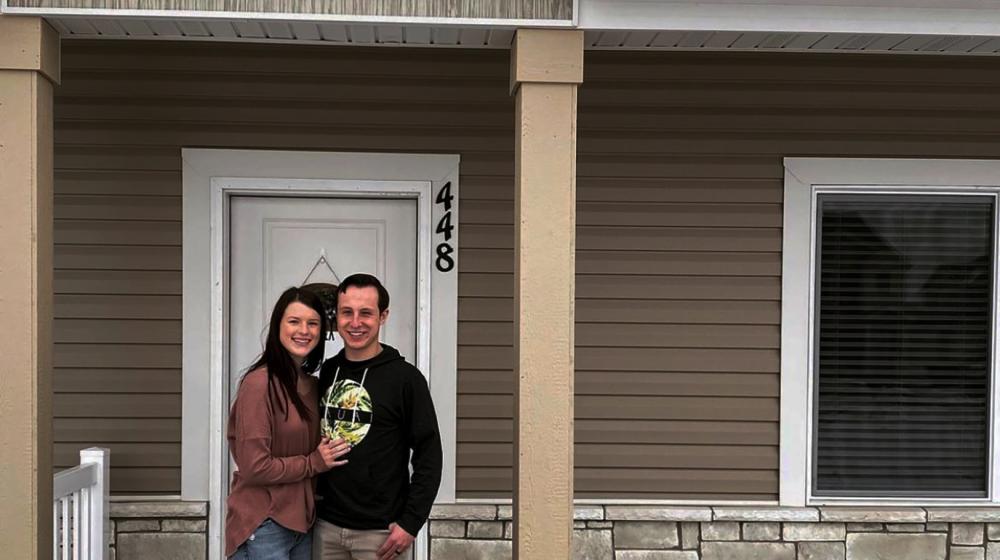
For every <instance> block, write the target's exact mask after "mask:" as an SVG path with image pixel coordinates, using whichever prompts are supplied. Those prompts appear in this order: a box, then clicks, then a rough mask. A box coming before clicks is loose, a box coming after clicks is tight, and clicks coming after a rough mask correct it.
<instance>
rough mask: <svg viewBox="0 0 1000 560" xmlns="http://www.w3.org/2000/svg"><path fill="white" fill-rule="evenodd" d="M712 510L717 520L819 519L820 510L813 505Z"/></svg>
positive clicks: (802, 520) (805, 520)
mask: <svg viewBox="0 0 1000 560" xmlns="http://www.w3.org/2000/svg"><path fill="white" fill-rule="evenodd" d="M712 512H713V514H714V515H715V517H714V519H715V520H716V521H801V522H807V521H813V522H816V521H819V510H817V509H816V508H811V507H810V508H792V507H772V508H751V507H716V508H712Z"/></svg>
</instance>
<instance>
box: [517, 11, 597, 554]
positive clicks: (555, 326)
mask: <svg viewBox="0 0 1000 560" xmlns="http://www.w3.org/2000/svg"><path fill="white" fill-rule="evenodd" d="M514 46H515V48H514V52H513V54H512V67H511V80H512V84H513V87H512V90H513V91H515V95H516V111H517V113H516V119H515V122H516V125H517V130H516V135H515V144H516V147H515V158H516V160H515V185H516V186H515V195H514V207H515V213H516V214H515V217H514V223H515V228H516V229H515V238H514V251H515V259H514V306H515V312H514V322H515V333H516V335H515V340H514V354H515V362H514V365H515V368H516V371H515V380H516V381H515V383H516V388H515V391H514V408H515V414H514V432H515V434H516V439H515V441H514V458H515V464H514V501H513V504H514V507H513V512H514V551H513V552H514V554H513V556H514V558H515V559H522V560H524V559H531V560H536V559H537V560H541V559H546V560H548V559H560V558H569V557H570V554H571V550H572V546H571V536H572V528H573V376H574V362H573V353H574V313H575V298H576V284H575V273H576V102H577V84H578V83H579V81H580V80H582V77H583V73H582V70H583V34H582V33H581V32H579V31H556V30H549V31H541V30H520V31H518V33H517V36H516V37H515V39H514Z"/></svg>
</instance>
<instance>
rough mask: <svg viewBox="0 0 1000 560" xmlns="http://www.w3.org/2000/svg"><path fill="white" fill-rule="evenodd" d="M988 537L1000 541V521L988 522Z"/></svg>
mask: <svg viewBox="0 0 1000 560" xmlns="http://www.w3.org/2000/svg"><path fill="white" fill-rule="evenodd" d="M986 538H988V539H989V540H991V541H1000V523H987V524H986Z"/></svg>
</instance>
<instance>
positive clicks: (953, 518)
mask: <svg viewBox="0 0 1000 560" xmlns="http://www.w3.org/2000/svg"><path fill="white" fill-rule="evenodd" d="M927 521H938V522H942V523H989V522H994V523H995V522H998V521H1000V508H928V509H927Z"/></svg>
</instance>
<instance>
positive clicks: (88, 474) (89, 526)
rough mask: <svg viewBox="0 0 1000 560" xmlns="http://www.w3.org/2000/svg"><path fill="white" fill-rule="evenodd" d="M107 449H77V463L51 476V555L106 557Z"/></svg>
mask: <svg viewBox="0 0 1000 560" xmlns="http://www.w3.org/2000/svg"><path fill="white" fill-rule="evenodd" d="M110 467H111V463H110V451H109V450H107V449H103V448H100V447H91V448H89V449H82V450H80V465H79V466H77V467H73V468H72V469H67V470H65V471H62V472H59V473H56V475H55V476H54V477H53V479H52V525H53V526H52V557H53V558H54V559H61V560H107V559H108V540H109V537H110V528H111V524H110V523H109V521H108V513H109V512H108V491H109V481H110Z"/></svg>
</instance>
